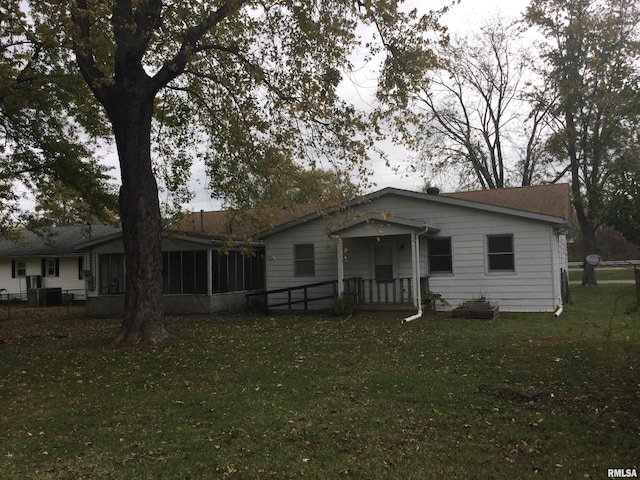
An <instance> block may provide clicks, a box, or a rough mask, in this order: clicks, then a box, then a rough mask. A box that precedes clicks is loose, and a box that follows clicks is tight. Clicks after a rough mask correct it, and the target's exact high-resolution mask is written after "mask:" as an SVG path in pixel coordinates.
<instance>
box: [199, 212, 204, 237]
mask: <svg viewBox="0 0 640 480" xmlns="http://www.w3.org/2000/svg"><path fill="white" fill-rule="evenodd" d="M200 232H202V233H204V210H200Z"/></svg>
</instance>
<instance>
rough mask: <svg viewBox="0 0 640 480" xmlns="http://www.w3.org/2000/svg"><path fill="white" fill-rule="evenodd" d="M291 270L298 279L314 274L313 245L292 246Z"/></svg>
mask: <svg viewBox="0 0 640 480" xmlns="http://www.w3.org/2000/svg"><path fill="white" fill-rule="evenodd" d="M293 255H294V259H293V268H294V274H295V275H296V276H299V277H311V276H313V275H315V273H316V265H315V253H314V246H313V243H307V244H302V245H294V254H293Z"/></svg>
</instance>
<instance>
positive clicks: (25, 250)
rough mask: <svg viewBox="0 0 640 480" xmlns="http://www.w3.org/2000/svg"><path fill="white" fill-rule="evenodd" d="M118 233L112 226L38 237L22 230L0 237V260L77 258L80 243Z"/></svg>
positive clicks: (50, 231) (55, 229) (67, 229)
mask: <svg viewBox="0 0 640 480" xmlns="http://www.w3.org/2000/svg"><path fill="white" fill-rule="evenodd" d="M120 230H121V229H120V228H119V227H115V226H112V225H102V224H92V225H65V226H60V227H51V228H50V229H47V230H45V231H43V232H41V233H35V232H33V231H31V230H27V229H22V230H18V231H17V232H15V235H12V236H11V237H10V238H9V237H0V258H22V257H31V256H65V255H78V254H80V253H81V250H80V249H79V248H77V246H78V245H79V244H80V243H83V242H87V241H89V240H92V239H97V238H99V237H103V236H106V235H110V234H112V233H115V232H119V231H120Z"/></svg>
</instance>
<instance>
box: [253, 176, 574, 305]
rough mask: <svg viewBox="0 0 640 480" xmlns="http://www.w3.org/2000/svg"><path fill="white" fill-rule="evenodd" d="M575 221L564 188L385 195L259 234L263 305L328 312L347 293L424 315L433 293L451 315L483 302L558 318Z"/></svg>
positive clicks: (388, 192)
mask: <svg viewBox="0 0 640 480" xmlns="http://www.w3.org/2000/svg"><path fill="white" fill-rule="evenodd" d="M570 211H571V209H570V204H569V186H568V185H566V184H561V185H546V186H534V187H521V188H511V189H499V190H483V191H478V192H463V193H455V194H439V192H437V191H432V193H431V194H428V193H420V192H413V191H406V190H400V189H395V188H385V189H383V190H380V191H378V192H375V193H372V194H369V195H367V196H365V197H364V198H362V199H360V200H357V201H354V202H351V203H350V204H348V205H346V206H345V207H343V208H339V209H336V210H334V211H333V212H331V213H330V214H328V215H322V216H321V215H318V214H310V215H306V216H304V217H301V218H298V219H296V220H293V221H291V222H288V223H285V224H281V225H279V226H277V227H275V228H272V229H270V230H268V231H265V232H263V233H261V234H260V235H259V237H258V238H260V239H262V240H264V242H265V255H266V258H267V262H266V289H267V292H268V299H267V302H268V305H269V306H272V307H273V306H276V307H278V308H291V309H297V308H309V309H313V308H326V307H327V306H329V305H330V304H331V302H332V300H331V298H332V296H333V294H340V293H343V292H345V291H348V292H350V293H354V292H355V295H356V296H357V298H358V299H359V301H360V303H362V304H365V305H372V306H378V307H380V306H387V307H389V308H398V307H402V306H407V305H408V306H411V307H412V308H415V309H416V310H419V309H420V304H421V293H422V292H424V291H432V292H435V293H438V294H440V295H442V297H443V298H444V299H445V300H446V301H447V302H448V303H449V305H451V306H453V307H455V306H457V305H458V304H460V303H462V302H464V301H467V300H471V299H475V298H478V297H482V298H485V299H488V300H489V301H490V302H491V303H492V304H494V305H497V306H498V307H499V308H500V310H501V311H522V312H553V311H554V310H556V309H557V308H558V307H560V306H561V305H562V287H561V271H562V270H563V269H564V270H566V269H567V268H568V258H567V241H568V238H569V239H570V236H571V219H570ZM292 287H296V288H292ZM316 299H318V300H316Z"/></svg>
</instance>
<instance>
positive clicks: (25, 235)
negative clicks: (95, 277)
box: [0, 225, 116, 304]
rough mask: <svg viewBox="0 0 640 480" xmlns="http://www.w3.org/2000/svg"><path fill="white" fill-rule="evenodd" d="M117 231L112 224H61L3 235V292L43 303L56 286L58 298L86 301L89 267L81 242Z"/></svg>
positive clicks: (0, 249)
mask: <svg viewBox="0 0 640 480" xmlns="http://www.w3.org/2000/svg"><path fill="white" fill-rule="evenodd" d="M115 230H116V229H115V227H112V226H109V225H80V226H77V225H75V226H60V227H51V228H47V229H43V230H42V231H41V232H39V233H34V232H32V231H30V230H26V229H22V230H18V231H16V232H15V233H14V234H12V235H11V236H9V237H2V238H0V288H2V289H4V292H2V294H3V295H7V296H9V297H11V298H19V299H23V300H29V302H30V303H32V304H43V303H46V300H47V298H46V297H45V296H43V295H41V294H43V292H47V291H53V290H54V289H55V291H58V292H59V293H58V299H61V298H62V297H61V296H62V295H64V299H65V301H72V300H84V299H85V278H84V271H85V268H86V267H85V264H84V252H83V251H82V250H81V249H80V248H79V247H78V245H79V244H80V243H82V242H86V241H87V240H90V239H91V238H95V237H100V236H104V235H106V234H108V233H112V232H113V231H115Z"/></svg>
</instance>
